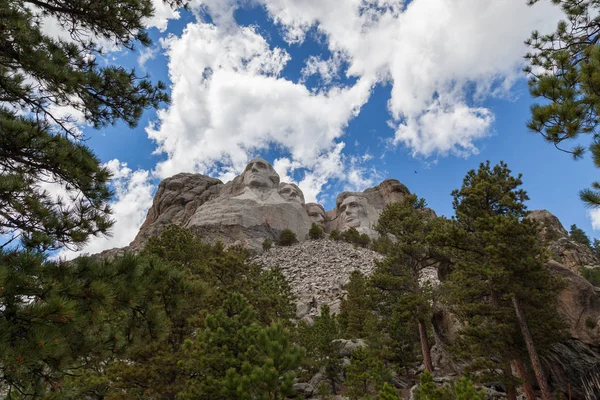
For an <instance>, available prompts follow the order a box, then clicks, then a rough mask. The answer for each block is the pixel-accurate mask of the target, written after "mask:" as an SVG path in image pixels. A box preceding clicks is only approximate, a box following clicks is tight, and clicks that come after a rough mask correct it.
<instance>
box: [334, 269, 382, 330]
mask: <svg viewBox="0 0 600 400" xmlns="http://www.w3.org/2000/svg"><path fill="white" fill-rule="evenodd" d="M345 289H346V290H347V292H348V293H347V295H346V296H345V297H344V298H343V299H342V302H341V305H340V313H339V314H338V321H339V324H340V329H341V330H342V332H343V335H344V337H350V338H363V339H364V338H369V337H372V336H374V335H380V333H381V332H379V330H378V329H377V317H376V315H375V310H376V308H375V300H374V295H375V293H374V289H373V288H372V287H371V284H370V281H369V280H368V279H367V278H366V277H365V276H364V275H363V274H362V273H361V272H360V271H352V273H351V274H350V280H349V282H348V284H347V285H346V287H345Z"/></svg>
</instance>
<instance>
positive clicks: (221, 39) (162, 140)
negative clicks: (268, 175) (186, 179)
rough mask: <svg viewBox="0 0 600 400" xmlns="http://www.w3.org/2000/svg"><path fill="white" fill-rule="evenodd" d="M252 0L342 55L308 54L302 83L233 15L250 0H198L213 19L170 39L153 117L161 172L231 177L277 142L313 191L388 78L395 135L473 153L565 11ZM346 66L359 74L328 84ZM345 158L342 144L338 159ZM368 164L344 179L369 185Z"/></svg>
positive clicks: (424, 1) (430, 150)
mask: <svg viewBox="0 0 600 400" xmlns="http://www.w3.org/2000/svg"><path fill="white" fill-rule="evenodd" d="M242 3H243V2H242ZM254 3H258V4H262V5H263V6H264V7H265V9H266V11H267V13H268V14H269V16H270V17H271V18H272V19H273V20H274V21H276V23H277V24H278V26H279V27H280V29H281V30H282V31H283V33H284V36H285V38H286V39H287V40H288V41H289V42H290V43H293V42H301V41H303V40H304V39H305V37H306V34H307V32H308V31H309V30H310V29H314V28H316V29H317V30H318V31H319V32H320V33H322V34H323V36H324V38H325V39H324V41H325V45H326V46H327V47H328V49H329V50H330V51H331V54H332V56H331V57H330V58H328V59H322V58H320V57H319V56H311V57H309V58H308V59H306V60H302V61H303V62H304V64H305V67H304V69H303V70H302V76H303V79H301V81H300V82H292V81H290V80H288V79H285V77H282V76H281V72H282V70H283V68H284V67H285V66H286V64H287V63H288V62H289V60H290V56H289V54H288V53H287V52H286V51H285V50H284V49H281V48H277V47H271V46H270V44H269V42H268V41H267V39H266V38H265V37H263V36H262V35H261V34H260V33H259V32H258V31H257V29H255V28H254V27H242V26H238V25H236V24H235V19H234V18H233V15H234V11H235V9H236V8H237V7H240V2H236V1H233V0H228V1H213V0H210V1H202V2H199V1H197V2H193V3H192V7H193V8H194V9H195V10H196V13H197V15H200V14H201V13H208V14H210V15H211V17H213V18H212V23H207V22H202V21H203V20H202V19H199V22H197V23H191V24H188V25H187V27H186V28H185V29H184V32H183V34H182V35H181V36H180V37H175V36H170V37H169V38H167V39H165V40H163V41H162V46H163V47H164V49H165V52H166V55H167V57H168V58H169V74H170V78H171V83H172V99H173V102H172V104H171V106H170V107H169V108H168V109H165V110H162V111H161V112H159V114H158V120H157V121H155V122H154V123H153V124H152V125H151V126H149V127H148V128H147V133H148V136H149V137H150V138H151V139H153V140H154V141H155V142H156V144H157V149H156V152H157V153H164V154H166V155H167V156H168V157H167V159H166V161H163V162H161V163H159V164H158V165H157V167H156V171H155V172H156V174H157V176H158V177H160V178H164V177H167V176H170V175H173V174H175V173H177V172H180V171H196V172H203V173H213V174H216V175H219V176H224V177H227V178H230V177H232V176H233V175H235V173H236V172H239V171H240V170H241V169H242V168H243V166H244V164H245V162H246V161H247V160H248V159H249V158H251V157H252V156H254V155H256V154H259V153H260V152H261V151H264V150H266V149H272V148H277V149H279V150H281V151H283V152H284V153H285V154H287V155H286V157H288V156H289V162H290V165H289V166H288V168H291V166H292V165H293V169H289V170H285V171H284V174H286V175H287V174H288V173H290V172H292V171H293V170H299V169H300V168H302V169H304V170H305V173H306V174H307V176H306V184H307V185H308V186H309V187H311V189H310V190H314V186H313V185H315V184H316V182H324V181H323V179H322V177H324V176H327V177H330V178H331V177H334V178H335V177H338V176H339V175H336V174H332V173H330V172H323V173H322V172H319V170H320V168H321V167H320V160H321V159H322V158H323V157H325V156H326V155H327V156H329V157H331V154H334V155H335V154H336V153H335V150H336V149H338V147H337V146H338V145H340V144H341V145H342V147H341V148H343V134H344V129H345V128H346V126H347V124H348V122H349V121H350V120H351V119H352V118H354V117H355V116H356V115H357V114H358V113H359V112H360V108H361V107H362V105H363V104H364V103H365V102H367V101H368V99H369V96H370V93H371V88H372V87H373V86H374V85H376V84H378V83H382V82H384V83H390V84H391V87H392V92H391V98H390V99H389V102H388V109H389V113H390V118H391V121H390V124H391V126H393V127H394V129H395V136H394V137H393V138H391V142H392V143H394V144H403V145H404V146H406V147H407V148H408V149H409V150H410V151H411V152H412V154H413V155H419V156H425V157H429V156H436V155H447V154H456V155H459V156H464V157H466V156H468V155H470V154H473V153H477V145H476V143H477V141H478V140H480V139H481V138H483V137H485V136H486V135H488V134H489V133H490V131H491V126H492V123H493V121H494V116H493V114H492V112H491V111H490V110H489V109H488V108H486V107H485V106H483V105H482V102H483V101H484V100H485V99H487V98H488V97H490V96H498V95H506V94H507V93H508V91H509V89H510V87H511V86H512V84H513V83H514V82H515V80H516V79H517V78H518V76H520V75H519V74H520V66H521V63H522V55H523V54H524V52H525V47H524V45H523V39H524V38H526V37H527V36H528V34H529V32H530V31H531V30H532V29H534V28H541V29H542V30H549V29H551V27H552V26H554V24H555V21H556V19H557V17H558V11H557V9H556V8H554V7H551V6H547V5H545V4H539V5H537V6H536V7H535V8H529V7H527V6H526V5H525V4H524V2H523V1H522V0H506V1H502V2H495V1H481V0H414V1H412V2H410V3H406V2H405V1H402V0H348V1H344V2H338V1H333V0H254ZM199 10H200V11H199ZM346 66H347V68H346V70H345V71H342V68H343V67H346ZM341 73H345V74H346V75H347V76H352V77H355V78H356V80H355V81H356V82H355V83H354V84H352V85H351V86H336V85H331V82H332V80H333V79H335V78H336V77H338V76H339V75H340V74H341ZM312 75H318V76H320V78H321V85H322V86H321V87H318V88H317V90H312V91H311V90H309V89H308V88H307V87H306V86H305V82H304V79H306V78H307V77H309V76H312ZM334 158H335V157H334ZM347 161H348V159H347V158H344V156H343V154H342V153H339V156H338V157H337V162H338V163H340V165H338V167H341V168H342V169H344V165H345V164H347ZM215 166H218V167H215ZM282 168H283V166H282ZM361 170H364V169H361V168H359V167H357V168H356V169H355V173H354V174H353V175H352V176H348V175H343V176H340V178H341V179H345V180H352V182H354V183H355V184H358V185H361V184H367V183H368V182H369V179H368V178H366V177H365V176H364V175H363V174H361V173H360V171H361ZM317 175H318V176H319V178H317V177H316V176H317ZM301 182H302V180H301ZM301 182H300V183H301ZM308 182H310V183H308ZM323 184H324V183H319V185H321V187H322V185H323ZM317 190H320V189H317ZM317 193H318V192H317Z"/></svg>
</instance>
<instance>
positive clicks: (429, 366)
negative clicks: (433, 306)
mask: <svg viewBox="0 0 600 400" xmlns="http://www.w3.org/2000/svg"><path fill="white" fill-rule="evenodd" d="M412 279H413V284H414V285H415V291H416V294H417V295H421V286H420V283H419V268H418V264H416V265H413V267H412ZM422 315H423V310H422V307H421V306H420V305H417V318H418V322H419V339H420V340H421V353H422V354H423V364H424V365H425V370H426V371H429V372H433V363H432V362H431V348H430V347H429V340H428V339H427V326H426V325H425V319H424V318H423V316H422Z"/></svg>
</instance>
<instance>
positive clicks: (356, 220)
mask: <svg viewBox="0 0 600 400" xmlns="http://www.w3.org/2000/svg"><path fill="white" fill-rule="evenodd" d="M361 200H362V199H360V198H359V197H357V196H348V197H346V198H345V199H344V201H342V203H341V204H340V206H339V208H338V213H339V214H338V215H339V216H340V218H341V221H342V228H358V227H359V226H360V225H361V219H362V218H363V217H364V216H365V214H366V211H365V207H364V205H363V204H362V203H363V202H362V201H361Z"/></svg>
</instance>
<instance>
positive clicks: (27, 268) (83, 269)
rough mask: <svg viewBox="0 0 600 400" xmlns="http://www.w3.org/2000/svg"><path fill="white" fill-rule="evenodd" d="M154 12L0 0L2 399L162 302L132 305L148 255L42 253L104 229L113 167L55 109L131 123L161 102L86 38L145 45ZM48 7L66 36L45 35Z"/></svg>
mask: <svg viewBox="0 0 600 400" xmlns="http://www.w3.org/2000/svg"><path fill="white" fill-rule="evenodd" d="M170 3H171V4H172V5H177V6H179V5H181V3H180V1H178V0H172V1H170ZM152 13H153V8H152V1H151V0H129V1H127V4H126V6H124V5H123V2H117V1H111V0H100V1H90V0H81V1H66V0H46V1H37V0H36V1H33V0H31V1H30V0H2V1H0V41H1V42H2V44H3V46H2V48H1V49H0V61H1V62H0V99H1V100H2V104H1V105H0V235H2V237H3V238H4V240H3V243H2V245H1V247H0V249H1V250H0V252H1V254H0V259H1V261H0V279H2V280H3V282H2V286H1V287H2V291H1V293H0V296H1V297H2V298H1V304H2V307H3V309H4V311H3V313H2V318H1V319H0V324H2V325H3V326H4V327H3V330H2V334H1V335H0V358H1V359H0V364H1V367H0V368H2V369H3V370H4V371H3V374H2V377H1V378H0V385H1V386H2V387H1V388H0V391H2V393H8V397H9V398H14V397H17V396H21V395H22V396H30V395H31V396H37V395H41V394H42V393H44V392H45V391H48V390H54V391H57V390H59V386H60V382H61V380H62V378H63V376H64V375H65V374H66V373H70V372H72V368H74V366H79V367H81V368H86V367H87V366H88V365H90V364H92V363H94V362H96V361H98V360H103V359H104V357H107V356H108V354H110V353H114V354H117V353H119V352H120V351H121V350H122V349H123V348H124V347H126V345H128V344H129V343H130V342H133V341H134V339H136V337H137V336H138V335H139V334H142V332H141V331H142V330H143V329H142V327H144V326H146V328H149V329H150V328H152V329H150V330H152V331H158V330H160V329H158V327H160V326H161V322H160V318H158V314H159V309H156V310H153V309H152V308H151V307H150V305H151V301H146V300H148V299H146V300H144V301H143V302H141V303H138V300H139V299H141V298H145V296H146V294H144V293H147V292H145V289H144V288H145V286H139V287H138V283H139V284H140V285H144V284H145V283H147V282H146V281H145V280H144V279H139V277H140V276H142V277H143V274H142V275H139V274H140V270H144V269H146V268H147V266H148V265H149V264H147V263H146V262H142V261H140V260H139V259H137V258H123V259H119V260H116V261H115V262H113V263H106V264H103V263H102V262H100V261H94V260H90V259H81V260H78V261H75V262H72V263H61V262H51V261H48V260H46V258H45V256H44V255H43V252H45V251H48V250H57V249H60V248H64V247H67V248H76V249H77V248H81V246H82V245H83V244H85V243H86V241H87V240H88V239H89V237H90V236H92V235H102V234H107V233H108V232H109V228H110V227H111V225H112V220H111V218H110V213H111V210H110V207H109V206H108V203H107V202H108V201H109V199H110V197H111V191H110V189H109V186H108V183H109V179H110V173H109V171H108V170H107V169H106V168H104V167H103V166H101V165H100V161H99V160H98V158H97V157H96V156H95V155H94V154H93V153H92V152H91V151H90V150H89V149H88V148H87V146H86V145H85V142H84V138H83V137H82V136H81V135H80V132H79V131H78V130H77V128H76V127H75V123H74V119H73V117H72V116H69V115H65V113H63V112H62V110H61V108H63V107H68V108H70V109H72V110H74V113H76V114H79V115H81V116H82V118H83V120H84V122H85V123H87V124H89V125H91V126H93V127H95V128H101V127H105V126H107V125H110V124H114V123H116V122H118V121H120V120H122V121H124V122H126V123H127V124H128V125H130V126H134V125H135V124H136V123H137V121H138V120H139V118H140V116H141V113H142V111H143V110H144V109H146V108H150V107H154V108H156V107H158V105H159V104H160V103H162V102H164V101H167V100H168V97H167V95H166V92H165V86H164V85H163V84H162V83H160V82H159V83H157V84H152V83H151V82H150V81H149V80H148V79H147V78H146V77H139V76H136V74H135V73H134V71H133V70H131V71H129V70H127V69H125V68H123V67H120V66H117V65H108V66H100V65H102V63H99V62H98V56H99V55H101V49H100V47H99V46H98V44H96V43H94V41H93V40H92V39H91V38H94V37H97V38H100V39H105V40H108V41H109V42H111V43H114V44H115V45H117V46H122V47H125V48H133V46H134V44H135V43H140V44H141V45H144V46H145V45H148V44H149V40H148V36H147V34H146V32H145V29H144V25H143V24H144V22H143V21H144V19H145V18H148V17H150V16H151V15H152ZM46 17H48V18H53V19H54V20H56V21H58V23H59V25H60V27H61V28H62V29H63V30H64V32H68V33H69V34H70V38H69V40H64V39H56V38H53V37H50V36H49V35H47V34H46V33H44V31H43V29H42V26H43V24H42V19H44V18H46ZM57 110H58V111H57ZM48 186H50V187H53V186H62V188H63V189H65V192H66V195H65V196H64V197H57V196H54V195H52V194H51V193H50V192H49V191H48V190H46V189H45V187H48ZM148 262H149V261H148ZM123 268H129V270H127V269H123ZM150 286H151V285H150ZM125 289H127V290H130V294H128V293H127V291H126V290H125ZM137 296H139V297H137ZM142 317H143V318H142ZM143 321H149V325H148V324H145V323H144V322H143Z"/></svg>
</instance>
